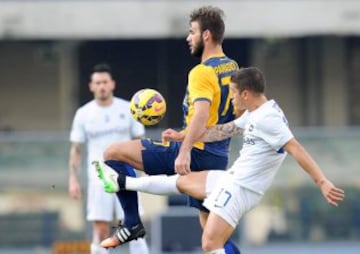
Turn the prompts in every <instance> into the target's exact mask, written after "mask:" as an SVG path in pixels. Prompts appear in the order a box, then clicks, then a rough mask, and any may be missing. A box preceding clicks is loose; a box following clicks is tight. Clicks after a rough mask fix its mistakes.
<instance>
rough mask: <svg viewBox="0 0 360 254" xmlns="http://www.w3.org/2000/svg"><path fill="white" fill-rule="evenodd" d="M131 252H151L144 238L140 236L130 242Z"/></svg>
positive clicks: (135, 253)
mask: <svg viewBox="0 0 360 254" xmlns="http://www.w3.org/2000/svg"><path fill="white" fill-rule="evenodd" d="M129 252H130V254H140V253H141V254H149V248H148V246H147V243H146V241H145V239H144V238H138V239H137V240H132V241H131V242H129Z"/></svg>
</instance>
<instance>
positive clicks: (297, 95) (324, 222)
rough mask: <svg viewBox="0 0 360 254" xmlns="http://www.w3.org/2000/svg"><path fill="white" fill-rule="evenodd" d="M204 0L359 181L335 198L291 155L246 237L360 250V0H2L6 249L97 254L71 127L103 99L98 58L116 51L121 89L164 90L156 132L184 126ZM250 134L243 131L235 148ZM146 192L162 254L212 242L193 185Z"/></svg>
mask: <svg viewBox="0 0 360 254" xmlns="http://www.w3.org/2000/svg"><path fill="white" fill-rule="evenodd" d="M204 4H206V5H207V4H213V5H217V6H219V7H221V8H222V9H223V10H224V11H225V14H226V20H225V22H226V32H225V34H226V37H225V42H224V44H223V46H224V51H225V53H226V54H227V55H229V56H230V57H232V58H234V59H235V60H237V61H238V63H239V64H240V65H241V66H250V65H252V66H257V67H259V68H261V69H262V70H263V71H264V73H265V76H266V77H267V84H268V86H267V94H268V97H269V98H275V99H276V100H277V101H278V103H279V104H280V105H281V106H282V108H283V109H284V111H285V113H286V114H287V117H288V120H289V122H290V126H291V128H292V130H293V132H294V133H295V135H296V136H297V137H298V138H299V140H300V141H301V142H302V143H303V145H304V146H305V147H306V148H307V149H308V150H309V151H310V152H311V153H312V155H313V156H314V158H315V159H316V160H317V161H318V162H319V164H320V165H321V166H322V168H323V170H324V171H325V172H326V174H327V175H328V176H329V178H330V179H331V180H333V181H334V182H335V183H336V184H338V185H339V186H341V187H342V188H344V189H345V191H346V200H345V201H344V202H343V203H342V204H341V205H340V207H338V208H333V207H330V206H329V205H328V204H327V203H326V201H325V200H323V198H322V195H321V193H320V192H319V190H318V189H317V188H316V187H315V186H314V184H313V183H312V181H311V180H310V178H309V177H308V176H307V175H306V174H305V173H304V172H302V170H301V169H300V167H299V166H298V165H297V164H296V163H295V162H294V160H293V159H292V158H291V157H288V158H287V159H286V161H285V163H284V165H283V166H282V167H281V169H280V171H279V173H278V176H277V178H276V180H275V183H274V184H273V186H272V187H271V189H270V191H269V192H268V193H267V194H266V195H265V198H264V200H263V201H262V203H261V204H260V205H259V206H258V207H257V208H255V209H254V210H252V211H251V212H250V213H249V214H248V215H247V216H245V217H244V218H243V220H242V222H241V224H240V225H239V228H238V230H237V231H236V232H235V234H234V237H233V238H234V239H235V241H237V243H238V245H239V246H240V247H241V250H242V252H243V253H249V254H257V253H280V254H281V253H311V252H315V251H316V252H317V253H327V254H329V253H330V254H331V253H340V252H341V253H342V254H353V253H359V250H360V244H359V242H360V195H359V194H360V174H359V165H360V156H359V154H358V152H359V149H360V127H359V126H360V100H359V98H358V97H359V95H360V36H359V35H360V1H356V0H353V1H352V0H331V1H330V0H312V1H306V0H291V1H281V0H251V1H250V0H248V1H245V0H244V1H241V0H238V1H230V0H222V1H200V0H193V1H180V0H174V1H166V0H163V1H160V0H148V1H146V0H132V1H130V0H128V1H126V0H124V1H121V0H119V1H115V0H103V1H96V0H73V1H68V0H41V1H35V0H33V1H30V0H28V1H26V0H23V1H22V0H12V1H10V0H8V1H7V0H0V253H14V254H15V253H16V254H20V253H24V254H30V253H31V254H42V253H55V254H60V253H61V254H65V253H86V246H87V243H88V242H87V241H88V240H89V239H90V235H89V232H90V228H89V225H88V224H87V223H86V222H85V211H84V201H83V202H79V201H75V200H73V199H71V198H70V196H69V194H68V192H67V176H68V154H69V148H70V142H69V141H68V140H69V137H68V136H69V130H70V127H71V121H72V118H73V116H74V113H75V110H76V109H77V107H79V106H80V105H82V104H84V103H85V102H87V101H88V100H90V99H91V98H92V94H91V93H90V92H89V91H88V81H89V80H88V77H89V74H90V71H91V68H92V67H93V65H95V64H97V63H99V62H107V63H109V64H110V65H111V66H112V67H113V70H114V74H115V75H114V76H115V79H116V80H117V89H116V95H118V96H120V97H122V98H125V99H130V98H131V96H132V94H134V93H135V92H136V91H137V90H139V89H141V88H145V87H148V88H155V89H157V90H159V91H160V92H161V93H162V94H163V95H164V97H165V98H166V100H167V104H168V112H167V115H166V117H165V118H164V119H163V120H162V122H161V123H160V124H159V125H158V126H156V127H153V128H148V129H147V136H148V137H153V138H157V137H159V135H160V132H161V130H162V129H164V128H168V127H172V128H178V127H180V126H181V124H182V111H181V103H182V99H183V94H184V93H185V87H186V84H187V83H186V82H187V74H188V71H189V70H190V69H191V68H192V67H193V66H194V65H195V64H197V63H198V59H195V58H193V57H191V56H190V54H189V49H188V46H187V43H186V41H185V38H186V36H187V32H188V15H189V13H190V12H191V10H193V9H194V8H196V7H199V6H201V5H204ZM241 142H242V140H241V138H235V139H233V141H232V148H231V161H233V159H234V158H236V156H237V155H238V150H239V149H240V148H241ZM83 173H85V170H83ZM83 179H84V183H85V177H83ZM141 198H142V200H143V203H144V210H145V222H146V227H147V229H148V238H147V239H148V241H149V243H150V246H151V248H152V253H154V254H161V253H164V254H165V253H169V254H174V253H201V252H200V246H201V245H200V229H199V226H198V220H197V212H196V210H193V209H191V208H187V207H184V206H183V204H184V199H183V197H182V196H171V197H169V198H168V197H158V196H153V195H142V196H141ZM189 228H190V230H189Z"/></svg>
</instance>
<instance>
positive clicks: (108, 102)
mask: <svg viewBox="0 0 360 254" xmlns="http://www.w3.org/2000/svg"><path fill="white" fill-rule="evenodd" d="M95 101H96V103H97V105H99V106H100V107H108V106H110V105H111V104H112V103H113V101H114V97H113V96H109V97H108V98H106V99H105V100H100V99H96V100H95Z"/></svg>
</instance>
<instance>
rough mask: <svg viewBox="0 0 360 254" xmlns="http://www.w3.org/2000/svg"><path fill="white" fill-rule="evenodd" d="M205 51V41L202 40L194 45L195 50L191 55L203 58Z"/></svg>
mask: <svg viewBox="0 0 360 254" xmlns="http://www.w3.org/2000/svg"><path fill="white" fill-rule="evenodd" d="M203 52H204V41H203V40H200V41H199V43H198V45H196V47H194V51H193V52H192V54H191V55H193V56H195V57H199V58H201V56H202V54H203Z"/></svg>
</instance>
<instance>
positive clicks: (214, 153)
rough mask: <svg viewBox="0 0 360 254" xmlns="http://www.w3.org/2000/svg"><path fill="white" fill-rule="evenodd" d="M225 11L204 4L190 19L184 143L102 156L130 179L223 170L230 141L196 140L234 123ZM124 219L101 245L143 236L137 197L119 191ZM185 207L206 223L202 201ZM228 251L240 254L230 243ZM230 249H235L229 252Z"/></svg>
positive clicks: (112, 149) (131, 144)
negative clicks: (194, 60)
mask: <svg viewBox="0 0 360 254" xmlns="http://www.w3.org/2000/svg"><path fill="white" fill-rule="evenodd" d="M223 15H224V13H223V11H222V10H221V9H219V8H217V7H213V6H204V7H201V8H198V9H196V10H194V11H193V12H192V13H191V15H190V29H189V34H188V36H187V39H186V40H187V43H188V45H189V48H190V53H191V55H193V56H195V57H199V58H200V59H201V63H199V64H198V65H196V66H195V67H194V68H193V69H192V70H191V71H190V73H189V75H188V86H187V89H186V95H185V98H184V103H183V111H184V128H183V131H182V133H184V136H185V138H184V140H183V141H182V142H173V141H172V142H166V143H162V142H161V140H160V141H155V140H149V139H142V140H141V141H138V140H134V141H128V142H121V143H115V144H112V145H110V146H109V147H108V148H107V149H106V151H105V153H104V158H105V163H106V164H107V165H109V166H110V167H112V168H114V169H115V170H116V171H117V172H118V173H121V174H125V175H130V176H131V175H134V173H133V172H132V170H131V169H130V168H129V165H130V166H132V167H134V168H136V169H140V170H144V171H145V172H146V174H148V175H158V174H167V175H173V174H175V173H178V174H180V175H185V174H188V173H190V172H191V171H199V170H204V169H209V170H210V169H213V168H217V169H223V170H225V169H226V166H227V163H228V149H229V143H230V139H225V140H221V141H218V142H212V143H205V142H197V140H198V139H199V137H200V136H201V135H202V134H203V132H204V130H205V129H206V127H210V126H214V125H216V124H219V123H226V122H229V121H232V120H233V119H234V117H235V115H234V113H235V112H234V109H233V107H232V104H231V103H230V98H231V94H230V88H229V84H230V76H231V75H232V74H233V73H234V72H235V71H236V70H238V64H237V63H236V62H235V61H234V60H232V59H230V58H229V57H227V56H226V55H225V53H224V52H223V49H222V42H223V38H224V31H225V24H224V21H223ZM117 195H118V197H119V200H120V202H121V204H122V206H123V208H124V212H125V219H124V222H123V224H122V225H119V227H118V229H117V230H116V231H115V234H114V235H113V237H110V238H108V239H106V240H104V241H103V242H102V246H104V247H113V246H117V245H119V244H123V243H125V242H128V241H131V240H133V239H136V238H138V237H139V236H143V235H144V234H145V231H144V227H143V225H142V223H141V220H140V217H139V216H138V208H137V193H136V192H119V193H117ZM189 204H190V205H191V206H193V207H196V208H198V209H199V211H200V215H199V218H200V224H201V225H202V226H203V225H205V222H206V219H207V216H208V210H207V208H205V207H203V206H202V200H197V199H194V198H191V197H189ZM226 248H228V249H229V251H228V253H229V254H233V253H239V251H238V250H236V247H235V246H234V245H233V244H232V243H229V244H228V245H227V247H226ZM232 249H234V250H232Z"/></svg>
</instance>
